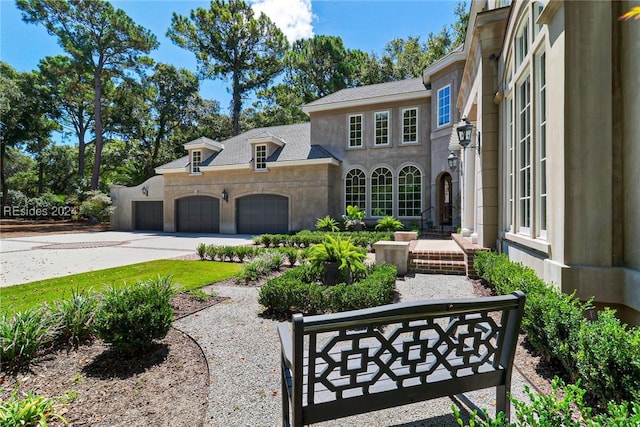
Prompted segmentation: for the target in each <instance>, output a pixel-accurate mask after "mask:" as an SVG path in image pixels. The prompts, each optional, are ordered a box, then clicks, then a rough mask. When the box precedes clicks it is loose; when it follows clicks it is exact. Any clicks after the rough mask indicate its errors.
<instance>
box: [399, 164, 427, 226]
mask: <svg viewBox="0 0 640 427" xmlns="http://www.w3.org/2000/svg"><path fill="white" fill-rule="evenodd" d="M421 210H422V174H420V170H419V169H418V168H417V167H415V166H406V167H404V168H402V170H401V171H400V174H399V175H398V216H420V211H421Z"/></svg>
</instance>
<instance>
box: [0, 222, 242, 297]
mask: <svg viewBox="0 0 640 427" xmlns="http://www.w3.org/2000/svg"><path fill="white" fill-rule="evenodd" d="M200 243H205V244H207V245H211V244H215V245H228V246H239V245H246V244H251V243H252V240H251V236H248V235H222V234H187V233H149V232H122V231H105V232H98V233H95V232H94V233H75V234H49V235H43V236H33V237H16V238H11V239H2V240H0V287H4V286H11V285H18V284H22V283H29V282H34V281H36V280H43V279H50V278H53V277H62V276H67V275H70V274H76V273H83V272H87V271H95V270H103V269H105V268H111V267H119V266H123V265H130V264H136V263H140V262H146V261H153V260H158V259H169V258H177V257H183V256H187V255H191V254H194V253H195V252H196V248H197V246H198V245H199V244H200Z"/></svg>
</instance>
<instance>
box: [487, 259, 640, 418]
mask: <svg viewBox="0 0 640 427" xmlns="http://www.w3.org/2000/svg"><path fill="white" fill-rule="evenodd" d="M474 265H475V269H476V271H477V272H478V275H479V276H480V277H481V278H483V279H484V280H486V281H487V282H489V283H490V284H491V285H492V286H493V287H494V288H495V290H496V292H497V293H499V294H509V293H511V292H512V291H515V290H522V291H523V292H524V293H525V294H526V295H527V302H526V306H525V314H524V318H523V322H522V327H523V329H524V330H525V332H526V333H527V336H528V338H529V341H531V343H532V345H533V346H534V347H535V348H536V349H537V350H538V351H540V352H541V353H542V354H543V355H544V356H545V357H547V358H549V359H556V360H558V361H559V362H561V363H562V365H563V366H564V368H565V369H566V371H567V374H568V375H569V377H570V378H571V379H572V380H574V381H580V383H581V385H582V386H583V387H584V388H585V390H586V392H587V395H588V396H589V397H590V398H591V399H594V400H595V401H596V402H598V404H599V405H601V406H602V407H606V406H607V404H608V402H610V401H615V402H623V401H636V402H637V401H640V328H638V327H635V328H629V327H628V326H627V325H625V324H623V323H622V322H620V320H619V319H617V318H616V317H615V312H614V311H613V310H611V309H606V310H604V311H602V312H600V313H598V316H597V318H596V319H595V320H588V319H586V318H585V312H586V311H587V310H591V309H592V307H591V302H590V301H589V302H586V303H584V302H581V301H580V300H578V298H576V297H575V295H567V294H563V293H561V292H560V291H559V290H557V289H556V288H554V287H552V286H549V285H547V284H546V283H545V282H544V281H543V280H542V279H540V278H539V277H538V276H536V274H535V272H534V271H533V270H532V269H530V268H528V267H525V266H523V265H522V264H517V263H514V262H512V261H510V260H509V258H507V257H506V256H505V255H497V254H495V253H491V252H479V253H478V254H477V255H476V258H475V264H474Z"/></svg>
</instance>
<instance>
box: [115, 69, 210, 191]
mask: <svg viewBox="0 0 640 427" xmlns="http://www.w3.org/2000/svg"><path fill="white" fill-rule="evenodd" d="M199 86H200V85H199V82H198V79H197V77H196V76H195V75H194V74H193V73H191V72H190V71H188V70H186V69H183V68H182V69H178V68H176V67H174V66H173V65H167V64H156V66H155V68H154V73H153V74H152V75H151V76H146V77H144V78H142V80H141V81H140V82H138V81H134V80H125V81H124V82H123V83H122V84H121V85H120V86H119V87H118V89H117V90H116V98H115V100H114V104H115V106H114V111H113V114H114V115H115V117H114V120H115V121H116V123H115V125H114V126H115V127H114V129H115V131H116V132H117V133H119V134H120V135H121V136H123V137H124V138H125V139H127V140H136V141H138V142H139V144H138V148H139V149H140V150H141V151H142V153H141V154H142V155H143V156H142V157H143V160H142V161H143V164H144V175H145V179H146V178H149V177H150V176H152V175H153V170H154V167H156V166H158V160H159V155H160V153H161V150H162V149H163V148H164V146H166V145H167V144H168V143H169V141H170V137H171V135H172V133H173V132H174V131H175V130H176V129H178V128H180V127H181V126H183V125H185V124H186V123H187V121H188V120H189V119H190V116H189V113H190V111H189V108H190V105H191V104H194V103H198V100H197V98H198V89H199ZM165 151H166V150H165ZM160 160H166V159H160Z"/></svg>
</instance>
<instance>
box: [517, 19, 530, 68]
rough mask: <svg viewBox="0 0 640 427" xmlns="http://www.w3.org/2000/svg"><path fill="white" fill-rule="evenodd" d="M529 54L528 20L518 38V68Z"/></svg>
mask: <svg viewBox="0 0 640 427" xmlns="http://www.w3.org/2000/svg"><path fill="white" fill-rule="evenodd" d="M528 53H529V20H528V19H526V20H525V22H524V24H523V25H522V27H521V28H520V31H518V35H517V36H516V67H518V66H519V65H520V64H522V62H523V61H524V58H525V57H526V56H527V54H528Z"/></svg>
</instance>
